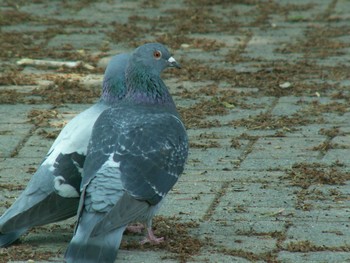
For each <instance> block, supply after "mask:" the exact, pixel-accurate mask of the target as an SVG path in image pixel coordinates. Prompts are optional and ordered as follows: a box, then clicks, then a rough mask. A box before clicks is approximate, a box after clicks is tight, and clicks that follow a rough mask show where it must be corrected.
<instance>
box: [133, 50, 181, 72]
mask: <svg viewBox="0 0 350 263" xmlns="http://www.w3.org/2000/svg"><path fill="white" fill-rule="evenodd" d="M132 60H133V62H134V65H135V66H137V67H141V68H143V69H145V70H146V71H147V73H148V74H149V75H155V76H159V75H160V73H161V72H162V71H163V70H164V69H166V68H169V67H175V68H180V65H179V64H178V63H177V62H176V60H175V59H174V58H173V57H172V56H171V55H170V52H169V50H168V49H167V48H166V47H165V46H164V45H162V44H159V43H148V44H144V45H142V46H140V47H138V48H137V49H136V50H135V51H134V53H133V55H132Z"/></svg>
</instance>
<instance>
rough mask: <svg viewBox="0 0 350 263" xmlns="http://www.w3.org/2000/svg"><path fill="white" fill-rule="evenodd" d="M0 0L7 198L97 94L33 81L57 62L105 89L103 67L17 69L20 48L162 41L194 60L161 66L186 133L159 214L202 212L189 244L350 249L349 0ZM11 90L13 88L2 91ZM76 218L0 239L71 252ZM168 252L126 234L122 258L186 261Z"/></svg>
mask: <svg viewBox="0 0 350 263" xmlns="http://www.w3.org/2000/svg"><path fill="white" fill-rule="evenodd" d="M231 2H232V3H231ZM0 5H1V9H2V10H1V12H2V14H3V18H4V19H3V20H0V24H1V25H2V29H1V31H0V36H2V37H3V40H2V41H3V43H2V44H1V49H2V51H1V52H0V53H2V54H0V57H1V62H0V70H1V71H3V73H1V74H2V75H1V76H3V77H2V78H1V79H0V81H1V82H2V83H0V84H1V86H0V92H1V96H2V97H3V98H2V99H0V100H1V103H2V104H1V105H0V124H1V125H0V158H1V159H0V190H1V195H0V213H2V212H3V211H5V208H6V207H8V206H9V205H10V204H11V203H12V202H13V201H14V200H15V198H16V196H18V194H19V193H20V192H21V191H22V189H23V187H25V185H26V183H27V182H28V180H29V179H30V176H31V174H32V173H33V171H35V169H36V167H37V166H38V165H39V163H40V161H41V159H42V158H43V157H44V156H45V154H46V152H47V151H48V148H49V147H50V145H51V144H52V142H53V139H52V137H54V136H55V134H57V132H58V131H59V130H60V128H61V127H62V125H64V123H65V122H66V121H68V120H69V119H71V118H72V117H73V116H74V115H75V114H77V113H79V112H81V111H82V110H84V109H86V108H87V107H89V106H90V105H91V104H92V103H93V101H94V100H96V99H97V97H98V96H97V95H96V97H95V98H94V99H92V100H90V101H88V100H86V101H84V100H83V101H78V102H75V101H69V100H68V101H63V103H58V104H57V103H56V102H55V101H54V100H52V99H50V98H48V97H47V96H46V95H45V94H44V95H43V94H42V93H40V94H39V95H38V94H37V93H35V90H36V89H38V88H39V89H44V88H47V87H48V86H49V85H52V83H56V84H57V83H58V82H57V81H56V80H57V78H58V79H60V78H61V79H62V78H63V79H69V80H79V81H80V82H79V83H80V85H81V86H82V87H86V88H89V89H92V90H99V89H100V85H101V80H102V71H101V70H100V71H92V72H88V71H83V72H80V71H79V70H78V69H77V70H76V71H74V70H70V71H69V72H68V70H62V69H51V68H38V67H33V66H26V67H21V68H20V71H16V61H18V60H19V59H21V58H23V57H30V58H37V59H48V58H50V59H53V60H65V59H66V60H75V59H80V60H84V58H85V59H86V60H87V61H86V62H87V63H90V64H93V65H98V66H99V67H101V68H104V66H105V65H106V63H107V62H106V61H108V57H110V56H111V55H114V54H117V53H119V52H126V51H131V50H132V49H133V48H134V47H135V46H136V45H138V44H140V43H143V42H145V41H162V42H164V43H165V44H167V45H168V46H170V47H171V48H172V51H173V52H174V57H175V58H176V59H177V60H178V61H179V62H180V63H181V64H182V65H183V67H184V68H183V69H182V70H181V71H180V72H175V71H171V72H167V73H165V74H164V79H165V82H166V83H167V85H168V86H169V89H170V91H171V93H172V94H174V100H175V101H176V104H177V105H178V107H179V108H180V110H181V112H182V113H183V115H184V119H185V122H186V125H187V127H188V133H189V136H190V141H191V149H190V156H189V160H188V163H187V166H186V170H185V172H184V174H183V176H182V178H181V180H180V182H179V183H178V184H177V185H176V186H175V189H174V190H173V191H172V192H171V193H170V194H169V196H168V197H167V200H166V202H165V204H164V206H163V208H162V209H161V210H160V212H159V214H160V215H162V216H164V217H173V216H176V217H179V220H180V221H182V222H195V223H197V224H198V226H197V227H194V228H191V229H190V236H192V237H194V238H196V239H199V240H201V241H202V247H201V249H200V250H199V251H198V252H196V253H194V255H192V256H191V257H190V256H188V258H185V259H182V260H183V261H187V262H252V261H253V262H350V245H349V240H350V229H349V228H350V226H349V225H350V221H349V217H350V199H349V192H350V187H349V180H350V158H349V156H350V154H349V153H350V110H349V109H350V107H349V102H350V81H349V79H350V59H349V54H350V37H349V33H350V15H349V14H350V2H349V1H347V0H328V1H326V0H322V1H312V0H306V1H288V0H283V1H282V0H281V1H277V0H276V1H249V0H246V1H244V0H243V1H199V0H198V1H139V2H137V1H126V0H125V1H99V2H97V3H93V2H90V1H74V2H70V3H68V2H62V3H60V2H59V1H45V0H44V1H33V3H25V1H23V2H21V1H20V3H19V4H18V5H12V4H11V3H10V1H4V2H3V3H1V4H0ZM9 14H10V15H9ZM11 14H12V15H11ZM25 14H30V15H27V16H26V15H25ZM181 15H182V16H183V17H182V18H181ZM11 17H12V18H13V19H12V20H11V19H10V18H11ZM15 18H17V20H16V19H15ZM9 19H10V20H9ZM63 22H64V23H63ZM186 22H187V23H186ZM51 31H52V33H50V32H51ZM49 33H50V34H49ZM11 34H12V36H17V37H18V39H19V41H22V42H20V43H21V45H19V46H18V47H16V48H13V46H15V45H17V44H18V42H13V41H12V40H11V39H10V38H9V36H10V35H11ZM118 34H119V36H118ZM120 36H122V38H121V39H120ZM6 45H7V46H6ZM4 47H6V49H4ZM35 47H38V48H40V49H42V50H43V52H44V53H45V52H46V55H47V56H46V57H45V54H42V53H40V51H38V50H36V49H35ZM11 72H15V75H13V74H12V73H11ZM11 74H12V75H11ZM27 78H30V79H31V80H28V79H27ZM19 80H21V81H19ZM33 80H34V83H33ZM55 81H56V82H55ZM57 85H58V84H57ZM57 85H56V88H57ZM11 92H16V93H11ZM33 92H34V93H33ZM46 92H47V93H49V92H51V91H50V90H47V91H46ZM11 94H12V96H18V99H17V100H16V99H15V100H11V99H9V101H6V100H5V99H6V96H10V95H11ZM45 96H46V97H45ZM33 101H35V103H33ZM200 105H202V106H200ZM33 110H34V112H33ZM191 113H192V114H191ZM73 225H74V219H71V220H67V221H64V222H60V223H58V224H54V225H50V226H44V227H38V228H35V229H33V230H32V231H30V232H29V233H28V234H27V235H25V236H24V237H22V238H21V242H20V243H19V244H17V245H16V246H14V247H10V248H8V249H0V262H7V260H5V261H2V259H1V257H3V258H6V259H13V261H11V262H18V261H20V260H22V261H23V260H25V262H28V261H27V260H34V261H35V262H50V261H53V262H61V261H62V258H63V254H64V251H65V248H66V246H67V244H68V242H69V240H70V237H71V234H72V226H73ZM167 238H168V239H171V236H169V237H167ZM27 250H28V251H31V253H28V255H27V254H26V255H24V256H22V257H19V256H18V252H17V251H27ZM48 252H49V253H50V256H49V257H41V256H40V255H45V253H48ZM174 254H175V253H174V252H171V251H168V250H166V249H155V248H149V247H146V248H140V249H130V250H126V249H121V250H120V253H119V255H118V259H117V262H145V263H146V262H179V258H178V257H176V255H174ZM43 260H44V261H43Z"/></svg>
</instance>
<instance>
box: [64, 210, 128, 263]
mask: <svg viewBox="0 0 350 263" xmlns="http://www.w3.org/2000/svg"><path fill="white" fill-rule="evenodd" d="M100 218H101V217H100V216H98V218H96V215H94V216H92V215H91V214H85V215H83V217H82V218H81V220H80V223H79V226H78V229H77V231H76V233H75V235H74V237H73V239H72V241H71V242H70V244H69V246H68V249H67V251H66V254H65V261H66V262H67V263H95V262H99V263H113V262H114V261H115V259H116V257H117V252H118V249H119V246H120V243H121V240H122V236H123V232H124V230H125V228H126V225H125V226H122V227H119V228H117V229H115V230H114V231H111V232H109V233H108V234H104V235H98V236H94V237H91V236H90V233H91V231H92V228H93V227H94V225H95V223H96V221H97V220H99V219H100Z"/></svg>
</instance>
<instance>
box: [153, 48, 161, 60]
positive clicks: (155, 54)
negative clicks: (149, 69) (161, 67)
mask: <svg viewBox="0 0 350 263" xmlns="http://www.w3.org/2000/svg"><path fill="white" fill-rule="evenodd" d="M153 57H154V58H155V59H160V58H161V57H162V52H160V51H159V50H156V51H154V53H153Z"/></svg>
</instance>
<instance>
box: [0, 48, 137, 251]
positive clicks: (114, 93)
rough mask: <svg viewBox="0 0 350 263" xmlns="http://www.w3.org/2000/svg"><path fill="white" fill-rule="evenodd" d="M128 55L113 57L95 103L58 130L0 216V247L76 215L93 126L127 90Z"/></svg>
mask: <svg viewBox="0 0 350 263" xmlns="http://www.w3.org/2000/svg"><path fill="white" fill-rule="evenodd" d="M129 57H130V54H120V55H117V56H114V57H113V58H112V59H111V61H110V62H109V64H108V66H107V68H106V71H105V75H104V80H103V91H102V96H101V99H100V100H99V102H98V103H96V104H95V105H93V106H92V107H90V108H89V109H87V110H85V111H84V112H82V113H80V114H79V115H78V116H76V117H75V118H74V119H72V120H71V121H70V122H69V123H68V124H67V125H66V126H65V127H64V129H63V130H62V131H61V133H60V134H59V136H58V137H57V139H56V140H55V142H54V143H53V145H52V147H51V148H50V150H49V152H48V154H47V155H46V157H45V158H44V160H43V161H42V163H41V165H40V166H39V168H38V170H37V171H36V173H35V174H34V175H33V176H32V178H31V180H30V182H29V183H28V186H27V187H26V189H25V190H24V191H23V193H22V194H21V195H20V196H19V197H18V198H17V200H16V202H15V203H14V204H13V205H12V206H11V207H10V208H9V209H8V210H7V211H6V212H5V213H4V214H3V216H2V217H1V218H0V247H5V246H8V245H10V244H11V243H13V242H14V241H15V240H16V239H18V238H19V236H20V235H22V234H23V233H25V232H26V231H27V230H28V229H29V228H31V227H33V226H39V225H44V224H48V223H52V222H57V221H59V220H63V219H67V218H69V217H72V216H74V215H76V212H77V209H78V204H79V198H78V197H79V196H80V183H81V169H82V167H83V164H84V161H85V157H86V152H87V146H88V142H89V138H90V136H91V132H92V127H93V124H94V123H95V121H96V119H97V118H98V116H99V115H100V114H101V113H102V112H103V111H104V110H105V109H107V108H108V107H111V106H113V105H116V104H118V103H119V101H121V100H122V99H123V98H124V96H125V93H126V88H125V84H124V79H125V67H126V64H127V61H128V59H129Z"/></svg>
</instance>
